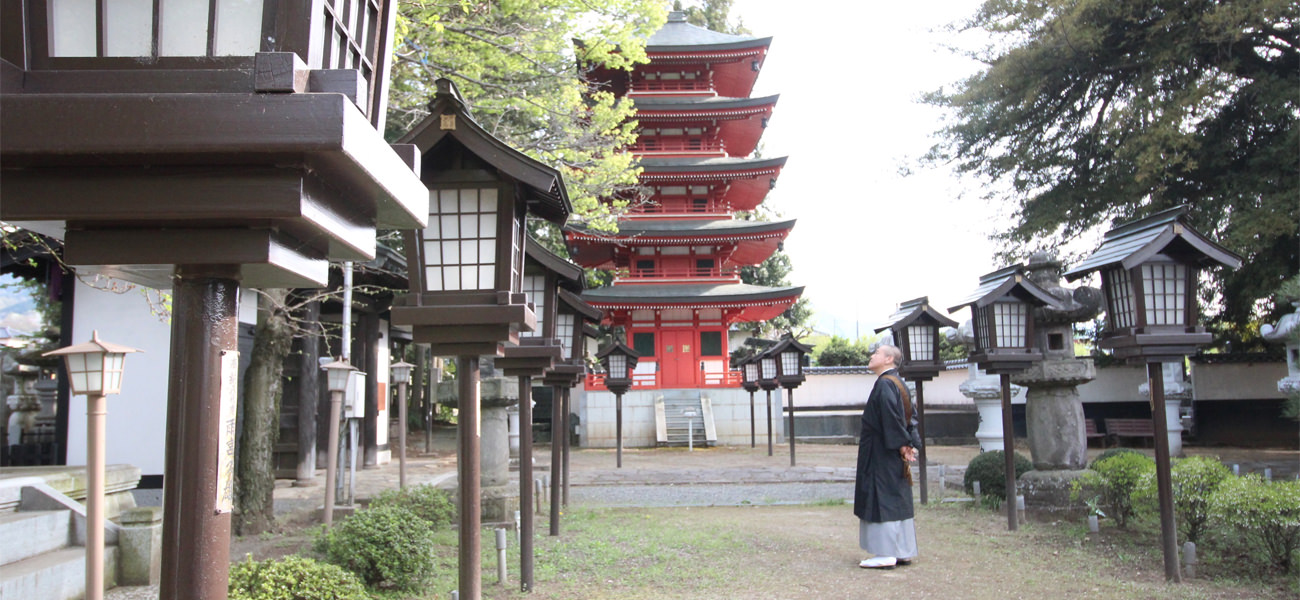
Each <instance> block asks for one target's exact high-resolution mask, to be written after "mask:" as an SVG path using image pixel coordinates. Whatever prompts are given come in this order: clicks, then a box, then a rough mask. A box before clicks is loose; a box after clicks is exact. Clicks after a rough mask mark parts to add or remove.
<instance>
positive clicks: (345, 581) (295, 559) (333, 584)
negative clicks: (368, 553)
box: [227, 555, 370, 600]
mask: <svg viewBox="0 0 1300 600" xmlns="http://www.w3.org/2000/svg"><path fill="white" fill-rule="evenodd" d="M227 593H228V594H229V596H230V600H367V599H368V598H369V597H370V596H369V595H368V594H366V588H365V586H363V585H361V580H359V579H357V576H356V575H353V574H352V573H349V572H347V571H345V570H343V569H341V568H339V567H337V566H335V565H331V564H328V563H322V562H317V561H315V560H313V559H310V558H306V557H302V556H286V557H284V558H283V559H281V560H264V561H255V560H253V557H252V556H251V555H250V556H249V557H248V558H247V559H246V560H244V561H243V562H238V563H235V564H233V565H231V567H230V581H229V583H228V584H227Z"/></svg>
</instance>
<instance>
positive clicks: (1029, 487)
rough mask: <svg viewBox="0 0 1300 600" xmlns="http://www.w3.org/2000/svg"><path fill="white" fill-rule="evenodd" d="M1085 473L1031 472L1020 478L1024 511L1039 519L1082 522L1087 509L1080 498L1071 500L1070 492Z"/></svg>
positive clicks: (1082, 498) (1081, 497) (1062, 471)
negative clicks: (1069, 519) (1070, 519)
mask: <svg viewBox="0 0 1300 600" xmlns="http://www.w3.org/2000/svg"><path fill="white" fill-rule="evenodd" d="M1083 473H1084V472H1083V471H1081V470H1080V471H1067V470H1059V471H1029V472H1028V473H1025V474H1024V475H1021V476H1020V482H1019V486H1020V489H1021V493H1022V494H1024V496H1025V511H1026V512H1028V513H1030V514H1032V515H1034V516H1038V517H1050V518H1083V517H1086V516H1087V514H1088V506H1087V505H1086V504H1084V497H1083V496H1082V495H1081V496H1080V498H1079V499H1078V500H1071V499H1070V488H1071V486H1072V485H1073V483H1074V481H1075V480H1076V479H1078V478H1079V477H1081V476H1082V475H1083Z"/></svg>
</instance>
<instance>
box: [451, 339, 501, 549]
mask: <svg viewBox="0 0 1300 600" xmlns="http://www.w3.org/2000/svg"><path fill="white" fill-rule="evenodd" d="M479 377H480V379H479V389H480V407H479V414H480V418H481V419H482V422H481V424H480V428H479V431H480V433H481V435H482V436H483V439H482V443H481V455H480V459H479V461H480V465H481V468H482V474H481V476H480V484H481V485H482V492H481V495H480V502H482V518H483V522H485V523H500V522H504V521H507V520H509V519H513V517H512V516H511V515H513V514H514V511H515V510H517V509H518V508H519V507H518V503H519V494H518V492H517V491H516V490H513V488H512V486H511V478H510V427H509V424H508V423H509V417H508V415H507V409H508V408H510V407H511V406H515V405H517V404H519V378H518V377H505V376H503V375H502V374H501V373H500V372H499V371H497V370H496V368H495V366H494V364H493V361H492V358H491V357H486V356H485V357H483V358H481V359H480V361H479ZM457 390H458V383H457V382H456V381H455V380H451V381H443V382H440V383H439V384H438V401H439V402H441V403H444V404H447V405H449V406H452V407H458V406H459V405H460V404H459V403H460V399H459V398H458V397H457Z"/></svg>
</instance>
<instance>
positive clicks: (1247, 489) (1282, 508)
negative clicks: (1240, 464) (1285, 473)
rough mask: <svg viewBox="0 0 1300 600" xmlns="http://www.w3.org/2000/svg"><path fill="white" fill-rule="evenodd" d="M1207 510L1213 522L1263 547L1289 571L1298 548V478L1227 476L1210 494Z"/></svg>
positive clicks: (1299, 511)
mask: <svg viewBox="0 0 1300 600" xmlns="http://www.w3.org/2000/svg"><path fill="white" fill-rule="evenodd" d="M1210 512H1211V514H1212V515H1213V516H1212V520H1213V521H1214V522H1216V523H1218V524H1220V525H1222V526H1224V527H1226V528H1230V529H1233V530H1236V531H1237V532H1238V533H1240V534H1241V535H1242V536H1243V537H1245V538H1247V539H1248V540H1250V543H1251V545H1252V546H1254V547H1257V548H1261V549H1263V550H1264V552H1265V553H1267V554H1268V558H1269V560H1270V561H1271V562H1272V564H1273V567H1275V568H1276V569H1278V570H1279V571H1281V572H1282V573H1288V572H1290V571H1291V567H1292V565H1293V564H1294V561H1293V560H1292V555H1293V554H1294V553H1295V552H1296V550H1297V549H1300V481H1294V480H1292V481H1279V482H1268V481H1264V479H1263V478H1262V477H1260V476H1259V475H1256V474H1250V475H1246V476H1244V477H1228V478H1226V479H1224V480H1223V481H1222V482H1221V483H1220V484H1219V487H1218V489H1216V490H1215V491H1214V493H1213V494H1212V495H1211V496H1210Z"/></svg>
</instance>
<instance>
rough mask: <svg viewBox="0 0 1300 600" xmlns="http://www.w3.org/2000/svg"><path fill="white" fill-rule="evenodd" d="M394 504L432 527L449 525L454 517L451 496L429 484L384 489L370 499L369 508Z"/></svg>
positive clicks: (454, 512) (454, 510) (454, 506)
mask: <svg viewBox="0 0 1300 600" xmlns="http://www.w3.org/2000/svg"><path fill="white" fill-rule="evenodd" d="M383 506H396V507H399V508H404V509H406V510H409V511H411V512H412V513H414V514H415V515H416V516H418V517H420V518H421V519H424V520H425V521H428V522H429V524H430V525H432V526H433V527H434V528H437V529H441V528H443V527H447V526H449V525H451V523H452V522H453V521H455V519H456V505H455V504H454V503H452V501H451V497H450V496H448V495H447V492H444V491H442V490H440V489H438V488H436V487H433V486H431V485H415V486H410V487H407V488H405V489H398V490H385V491H383V492H380V493H379V495H378V496H375V498H374V499H373V500H371V501H370V508H371V509H374V508H380V507H383Z"/></svg>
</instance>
